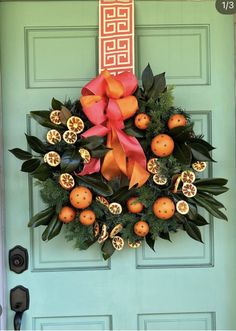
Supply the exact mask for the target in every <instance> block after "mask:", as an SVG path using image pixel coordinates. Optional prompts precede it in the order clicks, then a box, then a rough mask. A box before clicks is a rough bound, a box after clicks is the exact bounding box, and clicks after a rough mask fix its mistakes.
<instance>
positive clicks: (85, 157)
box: [79, 148, 91, 163]
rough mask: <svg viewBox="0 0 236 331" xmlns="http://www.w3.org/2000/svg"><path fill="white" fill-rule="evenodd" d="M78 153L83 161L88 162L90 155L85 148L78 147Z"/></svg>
mask: <svg viewBox="0 0 236 331" xmlns="http://www.w3.org/2000/svg"><path fill="white" fill-rule="evenodd" d="M79 153H80V156H81V157H82V159H83V160H84V163H89V162H90V160H91V155H90V153H89V151H88V150H87V149H85V148H80V149H79Z"/></svg>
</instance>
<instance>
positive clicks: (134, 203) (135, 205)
mask: <svg viewBox="0 0 236 331" xmlns="http://www.w3.org/2000/svg"><path fill="white" fill-rule="evenodd" d="M143 207H144V206H143V204H142V202H139V201H138V200H137V197H132V198H129V200H128V201H127V208H128V210H129V211H130V212H131V213H133V214H136V213H141V211H142V210H143Z"/></svg>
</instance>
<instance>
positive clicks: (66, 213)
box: [58, 206, 76, 223]
mask: <svg viewBox="0 0 236 331" xmlns="http://www.w3.org/2000/svg"><path fill="white" fill-rule="evenodd" d="M75 216H76V211H75V210H74V209H73V208H71V207H69V206H65V207H62V208H61V210H60V213H59V215H58V218H59V220H60V221H62V222H64V223H70V222H72V221H74V219H75Z"/></svg>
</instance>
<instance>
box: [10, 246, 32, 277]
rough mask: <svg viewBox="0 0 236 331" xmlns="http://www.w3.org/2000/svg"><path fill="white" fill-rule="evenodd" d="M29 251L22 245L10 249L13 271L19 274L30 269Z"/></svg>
mask: <svg viewBox="0 0 236 331" xmlns="http://www.w3.org/2000/svg"><path fill="white" fill-rule="evenodd" d="M28 261H29V257H28V252H27V249H25V248H24V247H22V246H19V245H18V246H15V247H14V248H12V249H10V251H9V267H10V270H11V271H14V272H15V273H17V274H20V273H22V272H23V271H25V270H27V269H28Z"/></svg>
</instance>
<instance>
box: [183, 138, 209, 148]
mask: <svg viewBox="0 0 236 331" xmlns="http://www.w3.org/2000/svg"><path fill="white" fill-rule="evenodd" d="M188 142H189V143H190V144H191V143H197V144H200V145H203V146H204V147H205V148H206V149H207V150H208V151H212V150H213V149H215V147H213V146H211V144H209V143H208V142H207V141H205V140H203V139H200V138H191V139H189V140H188Z"/></svg>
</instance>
